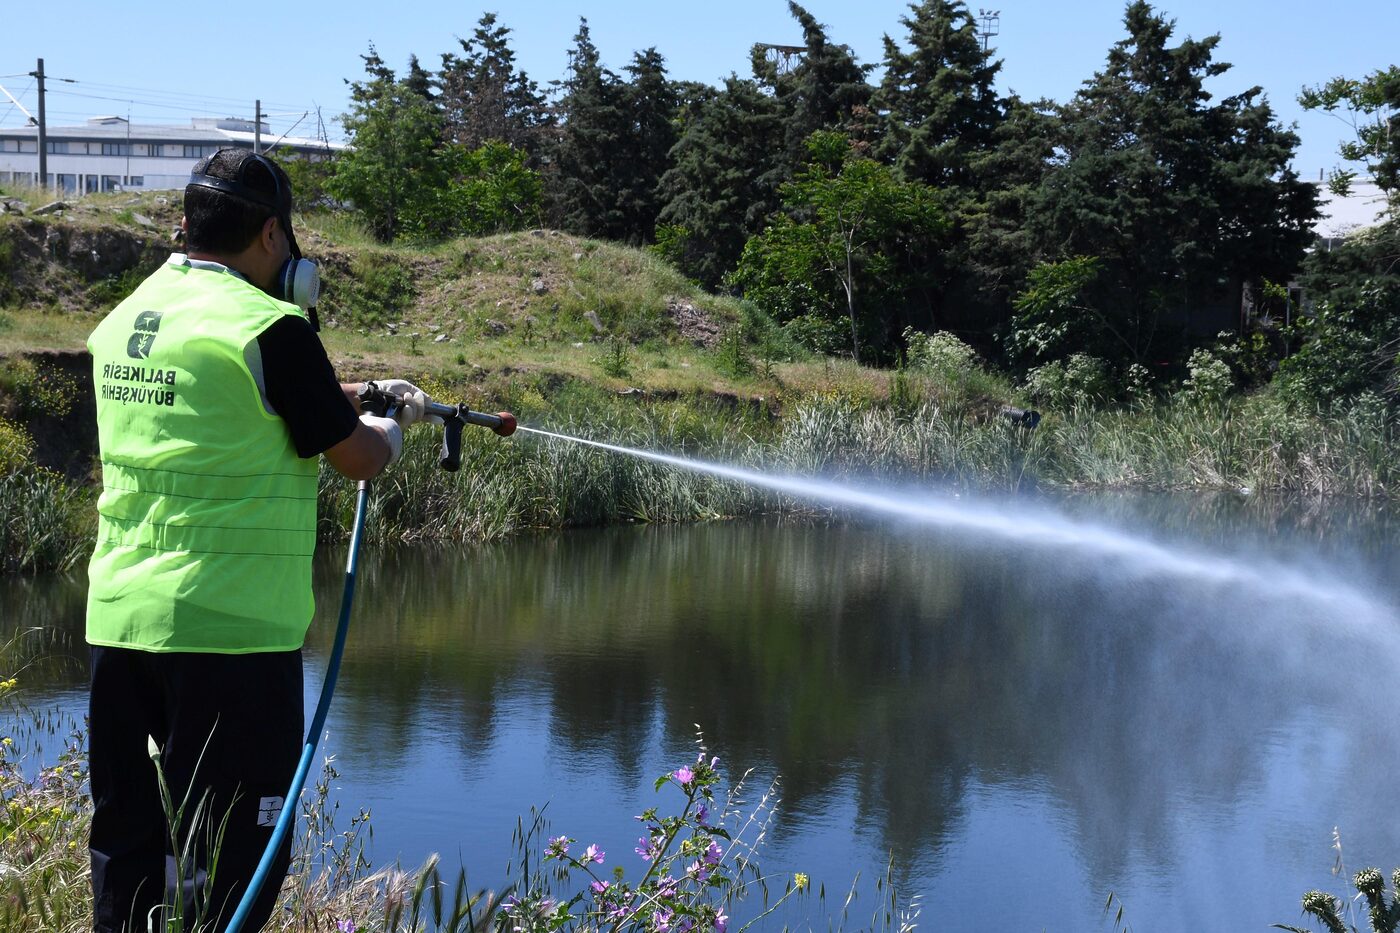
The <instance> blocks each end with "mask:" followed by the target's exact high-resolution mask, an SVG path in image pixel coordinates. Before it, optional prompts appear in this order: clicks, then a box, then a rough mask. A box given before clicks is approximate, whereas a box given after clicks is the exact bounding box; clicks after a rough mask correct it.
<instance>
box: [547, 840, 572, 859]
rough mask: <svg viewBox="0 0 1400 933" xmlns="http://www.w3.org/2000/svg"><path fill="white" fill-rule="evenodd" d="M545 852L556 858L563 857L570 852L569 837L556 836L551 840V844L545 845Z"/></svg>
mask: <svg viewBox="0 0 1400 933" xmlns="http://www.w3.org/2000/svg"><path fill="white" fill-rule="evenodd" d="M544 851H545V854H546V855H552V856H554V857H555V858H563V857H564V856H566V855H568V854H569V837H568V836H555V837H554V838H553V839H551V840H549V845H548V846H546V847H545V850H544Z"/></svg>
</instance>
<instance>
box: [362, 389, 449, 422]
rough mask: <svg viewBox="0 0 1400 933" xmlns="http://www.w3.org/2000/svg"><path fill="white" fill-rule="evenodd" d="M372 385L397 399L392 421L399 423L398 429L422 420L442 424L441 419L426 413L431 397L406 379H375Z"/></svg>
mask: <svg viewBox="0 0 1400 933" xmlns="http://www.w3.org/2000/svg"><path fill="white" fill-rule="evenodd" d="M374 384H375V385H377V386H378V387H379V388H381V389H383V390H384V391H385V392H388V393H390V394H392V395H397V396H398V397H399V399H400V404H399V409H398V411H396V412H394V420H395V421H397V422H398V423H399V427H402V428H406V427H408V426H409V425H411V424H413V423H415V422H417V421H424V420H426V421H427V422H428V423H429V424H442V419H441V418H439V417H438V416H437V415H430V414H428V413H427V407H428V404H429V403H430V402H432V400H433V399H432V397H431V396H430V395H428V393H426V392H424V391H423V390H422V389H420V388H418V387H417V386H416V385H414V384H413V383H411V382H409V381H408V380H407V379H376V380H374Z"/></svg>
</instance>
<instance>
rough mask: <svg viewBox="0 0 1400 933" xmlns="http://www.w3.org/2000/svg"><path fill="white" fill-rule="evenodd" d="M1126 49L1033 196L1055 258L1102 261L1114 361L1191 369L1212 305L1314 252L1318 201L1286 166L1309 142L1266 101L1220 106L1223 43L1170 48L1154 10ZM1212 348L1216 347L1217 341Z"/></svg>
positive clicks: (1115, 54) (1066, 110) (1039, 227)
mask: <svg viewBox="0 0 1400 933" xmlns="http://www.w3.org/2000/svg"><path fill="white" fill-rule="evenodd" d="M1124 24H1125V26H1126V27H1127V31H1128V37H1127V38H1126V39H1124V40H1122V41H1120V42H1118V43H1117V44H1116V45H1115V46H1114V47H1113V48H1112V49H1111V50H1110V52H1109V55H1108V62H1107V65H1106V67H1105V68H1104V70H1103V71H1101V72H1099V73H1098V74H1096V75H1095V76H1094V77H1093V78H1092V79H1091V80H1090V81H1087V82H1085V85H1084V88H1083V89H1082V90H1081V91H1080V92H1079V93H1078V94H1077V95H1076V96H1075V98H1074V100H1073V101H1072V102H1070V103H1069V104H1068V105H1067V106H1065V107H1063V108H1062V110H1061V120H1062V124H1061V126H1062V132H1061V134H1060V137H1059V139H1057V140H1056V143H1057V145H1058V147H1059V150H1060V151H1061V152H1062V153H1063V164H1061V165H1058V166H1056V167H1055V169H1054V170H1053V171H1051V172H1050V173H1049V174H1048V175H1047V177H1046V180H1045V181H1044V183H1043V184H1042V185H1041V187H1040V190H1039V191H1038V192H1037V193H1036V195H1035V196H1034V197H1033V198H1032V203H1031V208H1030V211H1029V216H1028V221H1029V222H1030V223H1031V224H1032V225H1033V226H1034V227H1035V229H1036V236H1037V239H1038V242H1039V243H1040V245H1041V249H1042V252H1043V256H1044V258H1046V259H1051V260H1058V259H1069V258H1072V257H1075V256H1087V257H1094V258H1096V259H1097V260H1098V263H1099V266H1098V268H1099V274H1098V279H1097V289H1098V291H1099V294H1100V296H1101V297H1100V299H1099V304H1098V305H1097V306H1096V311H1097V313H1098V314H1099V315H1100V316H1101V318H1102V320H1103V321H1104V322H1106V326H1105V327H1104V328H1103V330H1102V333H1103V334H1104V335H1105V338H1104V340H1105V343H1104V346H1103V347H1101V348H1099V349H1100V350H1101V352H1102V353H1104V354H1105V355H1111V356H1110V358H1111V359H1112V360H1113V361H1115V362H1119V363H1126V362H1129V361H1144V360H1150V361H1160V360H1164V359H1176V360H1180V359H1183V358H1184V357H1185V354H1186V353H1187V352H1188V351H1189V349H1190V343H1191V340H1192V337H1191V334H1190V332H1189V327H1188V320H1187V319H1188V318H1189V316H1190V314H1191V313H1192V311H1193V310H1194V309H1195V308H1197V307H1198V306H1200V305H1203V304H1206V303H1209V302H1212V301H1214V302H1217V303H1227V304H1233V306H1234V307H1238V306H1239V300H1240V290H1241V288H1242V286H1243V283H1244V282H1246V281H1250V280H1257V279H1259V278H1261V277H1268V278H1270V279H1273V280H1275V281H1278V280H1281V279H1283V278H1284V277H1285V276H1286V275H1287V274H1289V273H1290V272H1291V271H1293V270H1294V269H1295V268H1296V266H1297V264H1298V262H1299V261H1300V260H1301V259H1302V256H1303V250H1304V248H1305V247H1306V246H1307V245H1308V243H1309V242H1311V239H1312V234H1311V231H1310V224H1311V222H1312V221H1313V220H1314V219H1315V218H1316V215H1317V213H1316V206H1315V195H1314V193H1313V190H1312V188H1311V186H1309V185H1306V184H1305V183H1303V182H1301V181H1300V180H1299V179H1298V178H1297V176H1296V175H1295V174H1294V173H1293V172H1292V170H1291V169H1289V167H1288V163H1289V160H1290V159H1291V157H1292V155H1293V151H1294V149H1295V148H1296V147H1297V144H1298V138H1297V136H1296V135H1295V134H1293V133H1292V132H1290V131H1288V130H1286V129H1284V128H1283V127H1281V126H1280V125H1279V124H1278V122H1277V121H1276V119H1275V118H1274V114H1273V111H1272V109H1271V108H1270V107H1269V104H1268V102H1267V101H1266V100H1263V99H1261V93H1262V92H1261V90H1260V89H1259V88H1257V87H1256V88H1251V89H1248V90H1246V91H1244V92H1242V93H1240V94H1236V95H1233V96H1230V97H1226V98H1224V99H1222V100H1221V101H1220V102H1219V103H1212V98H1211V95H1210V94H1209V93H1208V92H1207V91H1206V90H1205V87H1204V84H1205V81H1206V79H1208V78H1214V77H1217V76H1219V75H1222V74H1224V73H1225V72H1226V71H1228V70H1229V68H1230V66H1229V65H1227V64H1224V63H1220V62H1216V61H1214V60H1213V58H1214V52H1215V49H1216V46H1217V45H1218V44H1219V41H1220V37H1219V36H1218V35H1215V36H1210V37H1208V38H1206V39H1202V40H1193V39H1186V40H1185V41H1183V42H1181V43H1180V44H1179V45H1176V46H1172V45H1169V42H1170V40H1171V36H1172V32H1173V28H1174V24H1173V23H1172V22H1171V21H1170V20H1168V19H1166V18H1165V17H1163V16H1160V15H1158V14H1156V13H1154V12H1153V10H1152V8H1151V6H1149V5H1148V4H1147V3H1146V2H1141V0H1139V2H1135V3H1133V4H1131V5H1130V6H1129V7H1128V9H1127V12H1126V14H1125V16H1124ZM1212 336H1213V335H1212Z"/></svg>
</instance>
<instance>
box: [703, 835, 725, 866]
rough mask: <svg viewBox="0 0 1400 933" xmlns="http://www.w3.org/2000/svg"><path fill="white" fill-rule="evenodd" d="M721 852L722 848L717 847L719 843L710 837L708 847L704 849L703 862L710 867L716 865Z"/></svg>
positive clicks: (722, 851)
mask: <svg viewBox="0 0 1400 933" xmlns="http://www.w3.org/2000/svg"><path fill="white" fill-rule="evenodd" d="M723 854H724V850H723V849H721V848H720V847H719V843H718V842H715V841H714V840H713V839H711V840H710V847H709V848H708V849H706V850H705V864H706V865H710V866H712V867H713V866H715V865H718V864H719V859H720V856H721V855H723Z"/></svg>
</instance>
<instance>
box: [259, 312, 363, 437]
mask: <svg viewBox="0 0 1400 933" xmlns="http://www.w3.org/2000/svg"><path fill="white" fill-rule="evenodd" d="M258 352H259V353H260V354H261V355H262V375H263V391H264V392H265V393H266V395H267V403H268V404H269V405H270V406H272V410H273V411H275V412H276V413H277V414H278V415H279V416H280V417H281V418H282V420H283V421H285V422H287V427H288V428H289V429H290V430H291V432H292V443H293V444H294V445H295V446H296V449H297V455H298V456H301V457H314V456H316V455H317V454H321V453H324V452H325V451H326V450H328V449H330V448H331V447H334V446H335V445H336V444H339V443H340V442H341V441H343V440H345V439H346V438H347V437H349V436H350V434H351V432H352V431H354V430H355V425H356V424H358V423H359V418H358V417H357V416H356V415H355V408H354V406H352V405H351V404H350V400H349V399H347V398H346V397H345V392H344V391H342V390H341V388H340V381H339V380H338V379H336V376H335V368H334V367H332V366H331V361H330V359H329V358H328V357H327V356H326V349H325V347H323V346H321V340H320V338H319V337H317V336H316V332H315V331H314V330H312V329H311V324H310V322H308V321H307V320H306V319H305V318H300V317H297V316H296V315H294V314H288V315H286V316H285V317H282V318H279V319H278V320H277V321H275V322H274V323H272V324H271V325H269V326H268V328H267V329H266V330H264V331H263V332H262V333H261V334H258Z"/></svg>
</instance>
